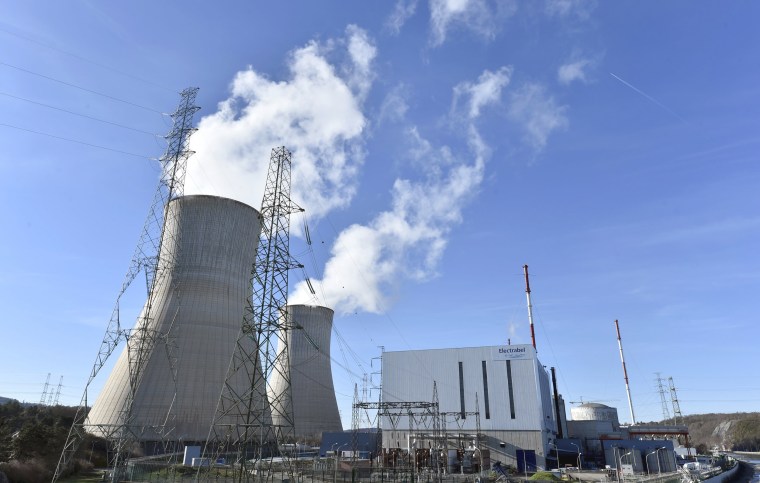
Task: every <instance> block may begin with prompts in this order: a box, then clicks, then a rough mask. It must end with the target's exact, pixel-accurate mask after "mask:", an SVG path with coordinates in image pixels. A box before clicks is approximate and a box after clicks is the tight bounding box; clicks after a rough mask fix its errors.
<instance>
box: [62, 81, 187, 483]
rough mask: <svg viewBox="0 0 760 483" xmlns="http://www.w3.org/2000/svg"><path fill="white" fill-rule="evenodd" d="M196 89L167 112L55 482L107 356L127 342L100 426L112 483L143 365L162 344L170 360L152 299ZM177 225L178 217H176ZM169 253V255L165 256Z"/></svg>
mask: <svg viewBox="0 0 760 483" xmlns="http://www.w3.org/2000/svg"><path fill="white" fill-rule="evenodd" d="M197 93H198V89H197V88H187V89H185V90H183V91H182V92H181V93H180V96H181V100H180V104H179V107H178V108H177V110H176V111H174V113H173V114H172V115H171V117H172V120H173V126H172V129H171V131H170V132H169V134H168V135H167V137H166V139H167V141H168V144H167V149H166V152H165V154H164V155H163V156H162V157H161V158H160V159H159V161H160V164H161V177H160V180H159V184H158V188H157V190H156V194H155V196H154V199H153V202H152V205H151V208H150V211H149V213H148V217H147V219H146V221H145V225H144V227H143V230H142V233H141V235H140V239H139V241H138V244H137V247H136V249H135V253H134V255H133V256H132V261H131V263H130V266H129V269H128V270H127V274H126V276H125V279H124V282H123V283H122V287H121V290H120V291H119V294H118V295H117V297H116V304H115V306H114V309H113V312H112V314H111V319H110V321H109V323H108V326H107V329H106V333H105V336H104V337H103V341H102V342H101V345H100V349H99V351H98V354H97V356H96V358H95V363H94V364H93V367H92V370H91V372H90V376H89V378H88V380H87V383H86V384H85V389H84V393H83V395H82V399H81V401H80V403H79V407H78V409H77V412H76V414H75V416H74V421H73V423H72V425H71V429H70V430H69V434H68V437H67V438H66V443H65V445H64V448H63V451H62V452H61V456H60V459H59V461H58V465H57V466H56V470H55V473H54V475H53V482H54V483H55V482H56V481H58V479H59V478H60V477H61V476H62V475H63V473H64V472H65V471H66V470H67V469H68V468H69V466H70V464H71V462H72V461H73V458H74V455H75V454H76V451H77V449H78V448H79V445H80V443H81V441H82V439H83V438H84V436H85V418H86V417H87V410H88V404H89V400H88V392H89V388H90V386H91V384H92V382H93V380H94V379H95V377H96V376H97V375H98V373H99V372H100V370H101V369H102V368H103V365H104V364H105V363H106V361H107V360H108V359H109V357H110V356H111V354H112V353H113V352H114V350H115V349H116V347H117V346H118V345H119V344H120V343H121V342H122V341H123V342H126V343H127V348H126V352H127V358H128V361H129V364H128V374H129V377H128V394H127V397H126V398H125V399H124V404H123V405H122V407H121V408H120V409H119V412H118V415H119V417H118V419H117V421H116V422H115V423H114V424H112V425H108V426H107V427H106V426H103V427H102V430H103V436H105V437H106V438H107V439H108V440H109V441H110V442H111V444H112V445H113V446H114V449H115V451H114V452H113V458H112V459H111V461H110V462H109V465H110V466H111V467H112V468H113V471H112V472H111V478H112V481H113V482H116V481H119V479H120V478H121V477H122V475H123V470H124V468H125V462H126V459H127V458H128V457H129V451H130V450H131V447H132V443H134V442H135V441H136V440H138V439H139V437H140V433H141V431H142V428H135V427H134V426H133V424H132V410H133V402H134V396H135V393H136V391H137V389H138V387H139V385H140V382H141V380H142V376H143V369H144V367H145V364H146V362H147V360H148V358H149V357H150V355H151V354H152V353H153V349H154V348H155V346H156V344H157V343H158V342H159V341H160V344H161V345H162V346H163V347H165V348H166V349H167V353H166V354H167V355H166V357H167V358H168V359H169V360H170V365H172V364H174V365H175V361H174V360H173V357H174V355H173V354H172V352H173V347H174V346H175V340H174V337H175V334H174V332H173V331H172V330H169V331H168V332H164V333H159V332H158V331H156V330H155V327H154V326H153V324H152V322H151V321H152V319H153V317H154V313H153V307H152V302H153V299H154V295H155V293H157V291H158V289H159V287H161V286H163V285H164V284H166V283H168V279H169V272H170V270H169V267H171V266H172V265H173V262H174V260H172V259H166V258H165V257H164V255H165V252H162V247H163V246H164V244H166V243H172V244H173V243H176V242H177V241H176V240H171V239H170V238H171V237H172V236H174V235H173V234H167V232H166V230H165V226H166V223H165V222H166V221H167V219H166V218H167V216H171V215H170V214H169V213H168V206H169V202H170V201H171V200H172V199H173V198H175V197H177V196H181V195H182V194H183V191H184V180H185V173H186V168H187V159H188V158H189V157H190V155H191V154H192V151H190V149H189V147H188V141H189V138H190V135H191V134H192V133H193V132H194V131H195V129H194V128H193V115H194V114H195V112H196V111H198V109H199V107H197V106H196V105H195V98H196V95H197ZM174 222H175V223H176V220H175V221H174ZM168 255H169V256H170V257H171V255H172V254H171V253H169V254H168ZM140 273H143V274H144V275H145V285H146V291H147V302H146V304H145V307H144V308H143V311H142V313H141V314H140V317H139V319H138V321H137V323H136V324H135V327H134V329H132V330H129V329H125V328H124V327H123V326H122V324H121V320H120V318H119V313H120V300H121V298H122V296H123V295H124V293H125V292H126V291H127V288H128V287H129V286H130V285H131V283H132V282H133V281H134V279H135V278H136V277H137V275H138V274H140ZM171 424H173V420H172V417H171V414H167V415H166V418H165V419H164V422H162V423H161V424H160V425H158V426H157V427H155V428H153V430H154V431H155V432H156V433H157V434H161V435H166V434H169V433H171V427H170V426H171Z"/></svg>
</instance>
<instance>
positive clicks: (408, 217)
mask: <svg viewBox="0 0 760 483" xmlns="http://www.w3.org/2000/svg"><path fill="white" fill-rule="evenodd" d="M507 72H508V71H507V70H504V69H500V70H499V71H498V72H496V73H492V72H489V71H486V72H484V73H483V75H481V76H480V78H479V80H478V82H477V83H472V84H461V85H460V86H458V88H457V89H455V92H454V96H455V97H467V99H466V101H465V102H464V104H465V105H466V106H468V112H469V113H472V116H470V117H468V120H469V124H468V128H467V130H466V133H467V134H468V145H469V148H470V150H469V151H470V152H469V153H468V154H467V155H466V156H465V158H466V159H467V160H463V159H462V158H461V157H458V156H455V155H453V154H452V152H451V149H450V148H449V147H447V146H442V147H439V148H436V147H434V146H433V145H432V143H430V142H429V141H428V140H426V139H424V138H423V137H422V136H421V135H420V134H419V131H418V129H417V128H416V127H411V128H410V129H409V130H408V139H409V141H410V144H411V148H410V151H409V152H410V156H412V157H413V158H414V159H416V160H422V159H424V161H425V162H424V166H425V172H424V173H423V174H424V176H423V179H422V180H420V181H411V180H408V179H397V180H396V181H395V183H394V185H393V189H392V204H391V207H390V208H389V209H388V210H386V211H384V212H382V213H380V214H379V215H377V216H376V217H375V218H374V219H373V220H371V221H370V222H369V223H367V224H366V225H359V224H355V225H352V226H350V227H348V228H347V229H345V230H344V231H343V232H341V233H340V235H339V236H338V238H337V240H336V242H335V244H334V245H333V247H332V250H331V254H332V257H331V259H330V260H329V261H328V262H327V264H326V265H325V270H324V277H323V279H322V280H320V281H316V283H315V284H313V285H315V286H319V287H321V289H322V293H321V294H320V295H321V296H322V297H323V299H321V300H319V303H326V304H327V305H328V306H330V307H332V308H333V309H334V310H336V311H337V312H339V313H349V312H353V311H356V310H364V311H368V312H375V313H378V312H383V311H384V310H386V309H387V308H388V305H389V304H390V295H389V294H391V293H393V292H394V290H395V289H396V287H397V286H398V283H399V282H400V281H401V280H404V279H411V280H417V281H419V280H425V279H427V278H429V277H431V276H434V275H435V273H436V267H437V264H438V262H439V260H440V258H441V256H442V255H443V253H444V250H445V248H446V244H447V240H448V235H449V233H450V232H451V230H452V229H453V228H454V227H455V226H456V225H457V224H458V223H459V222H460V221H461V219H462V209H463V207H464V206H465V205H466V203H467V201H468V200H469V199H470V198H471V197H472V196H474V195H475V193H476V192H477V190H478V188H479V186H480V184H481V182H482V180H483V174H484V169H485V159H486V156H487V154H488V148H487V146H486V145H485V143H484V142H483V140H482V139H481V138H480V135H479V133H478V131H477V129H476V127H475V124H474V121H475V120H476V118H477V117H478V115H479V114H480V111H481V109H482V108H483V107H485V106H486V105H489V104H495V103H497V102H498V101H499V100H500V94H501V89H502V87H504V86H505V85H506V83H507V82H508V75H507ZM289 300H290V301H291V302H292V303H308V302H313V301H314V297H313V296H312V295H311V293H310V292H309V290H308V287H307V286H306V284H305V283H303V282H302V283H300V284H299V285H298V286H297V287H296V289H295V290H294V292H293V294H291V295H290V297H289Z"/></svg>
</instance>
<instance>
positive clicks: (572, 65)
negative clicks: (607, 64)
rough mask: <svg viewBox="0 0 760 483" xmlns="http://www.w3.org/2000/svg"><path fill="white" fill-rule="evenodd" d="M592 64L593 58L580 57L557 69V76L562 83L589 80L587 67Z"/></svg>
mask: <svg viewBox="0 0 760 483" xmlns="http://www.w3.org/2000/svg"><path fill="white" fill-rule="evenodd" d="M592 64H593V63H592V61H591V59H580V60H576V61H573V62H569V63H567V64H564V65H561V66H560V67H559V69H557V78H558V80H559V82H560V83H561V84H570V83H571V82H573V81H576V80H579V81H582V82H588V78H587V77H586V72H585V69H586V68H588V67H591V66H592Z"/></svg>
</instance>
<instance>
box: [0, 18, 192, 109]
mask: <svg viewBox="0 0 760 483" xmlns="http://www.w3.org/2000/svg"><path fill="white" fill-rule="evenodd" d="M0 31H2V32H5V33H6V34H8V35H13V36H14V37H17V38H19V39H22V40H26V41H27V42H31V43H33V44H37V45H41V46H42V47H45V48H48V49H50V50H55V51H56V52H60V53H62V54H66V55H70V56H71V57H74V58H76V59H79V60H82V61H84V62H88V63H90V64H93V65H96V66H98V67H100V68H102V69H106V70H110V71H111V72H115V73H117V74H119V75H123V76H125V77H129V78H130V79H135V80H138V81H140V82H144V83H146V84H150V85H152V86H155V87H158V88H160V89H164V90H167V91H169V92H173V93H175V94H176V93H177V90H176V89H171V88H169V87H166V86H163V85H161V84H158V83H156V82H154V81H152V80H149V79H145V78H143V77H140V76H137V75H134V74H130V73H129V72H125V71H123V70H119V69H116V68H115V67H111V66H110V65H106V64H102V63H100V62H98V61H96V60H92V59H88V58H87V57H83V56H81V55H79V54H75V53H73V52H69V51H68V50H63V49H61V48H58V47H56V46H54V45H50V44H47V43H45V42H42V41H40V40H36V39H32V38H29V37H27V36H25V35H21V34H19V33H16V32H11V31H10V30H8V29H6V28H3V27H1V26H0Z"/></svg>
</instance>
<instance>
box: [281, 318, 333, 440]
mask: <svg viewBox="0 0 760 483" xmlns="http://www.w3.org/2000/svg"><path fill="white" fill-rule="evenodd" d="M332 319H333V311H332V310H331V309H328V308H327V307H319V306H314V305H289V306H288V310H287V323H286V324H285V326H286V327H289V328H290V329H291V330H288V331H287V335H286V336H285V338H286V339H287V341H288V350H289V353H290V389H291V393H290V396H291V398H292V403H293V418H294V423H295V424H294V426H295V435H296V438H298V439H307V440H308V439H318V438H320V437H321V434H322V432H323V431H331V432H334V431H343V425H342V424H341V422H340V413H339V412H338V402H337V400H336V399H335V390H334V388H333V379H332V369H331V366H330V334H331V332H332ZM278 350H281V348H278ZM278 361H279V359H278ZM278 364H279V366H278V367H277V368H276V369H277V370H276V371H275V372H274V375H273V379H272V381H271V385H270V388H271V389H270V394H269V396H270V397H269V399H270V401H275V400H277V399H278V398H276V397H274V394H283V393H285V391H287V389H288V388H287V383H286V381H285V380H283V378H282V377H281V376H280V373H282V372H284V371H285V370H287V367H286V364H287V361H285V362H282V363H280V362H278ZM285 396H287V394H286V393H285ZM279 401H282V403H281V404H278V405H277V406H276V407H275V405H274V404H276V403H273V407H272V419H273V422H274V424H276V425H277V424H284V420H283V418H281V417H280V416H279V415H278V413H279V412H280V411H284V409H285V408H284V404H285V402H286V401H288V398H287V397H280V398H279Z"/></svg>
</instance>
